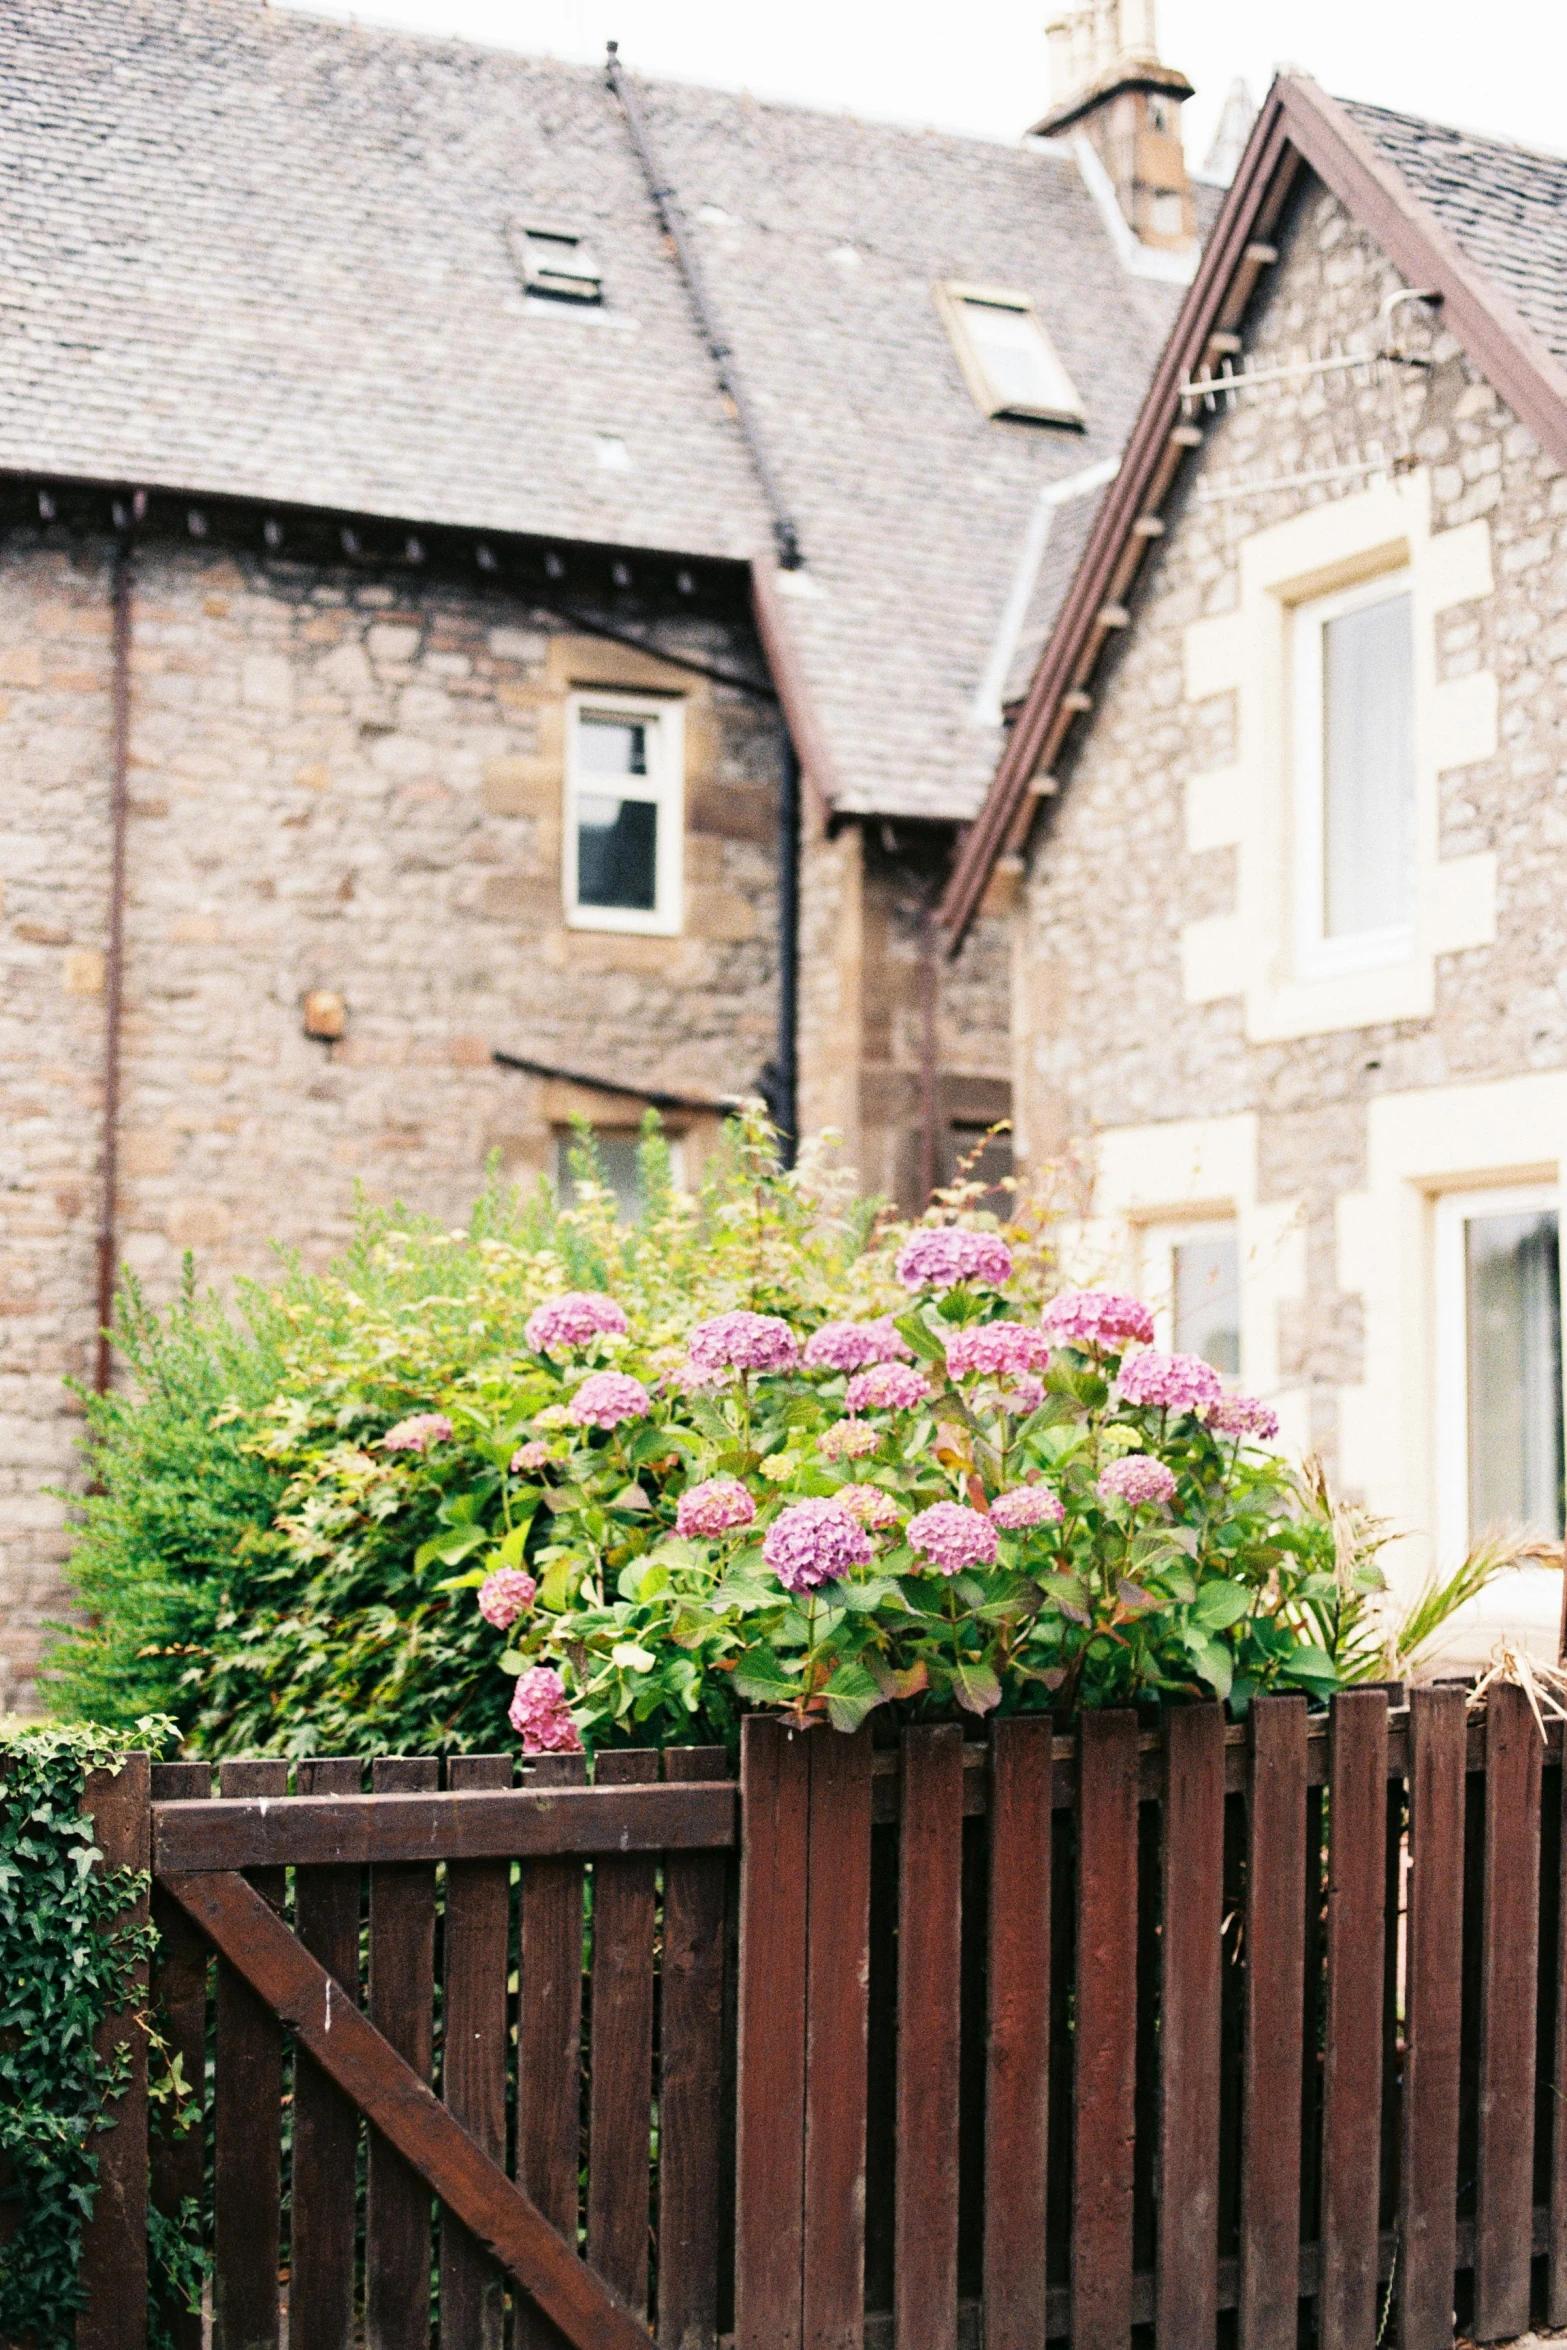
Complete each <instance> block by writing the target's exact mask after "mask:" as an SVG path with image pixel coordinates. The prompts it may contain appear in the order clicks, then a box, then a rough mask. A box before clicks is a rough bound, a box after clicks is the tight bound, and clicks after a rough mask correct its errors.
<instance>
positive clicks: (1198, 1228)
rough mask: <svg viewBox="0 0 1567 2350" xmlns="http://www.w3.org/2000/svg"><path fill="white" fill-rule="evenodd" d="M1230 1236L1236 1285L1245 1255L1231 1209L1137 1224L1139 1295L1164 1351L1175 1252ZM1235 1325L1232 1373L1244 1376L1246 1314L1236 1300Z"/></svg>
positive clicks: (1169, 1334)
mask: <svg viewBox="0 0 1567 2350" xmlns="http://www.w3.org/2000/svg"><path fill="white" fill-rule="evenodd" d="M1225 1235H1233V1236H1234V1240H1235V1263H1236V1273H1237V1286H1240V1284H1241V1283H1242V1282H1243V1281H1244V1278H1245V1257H1244V1255H1243V1253H1242V1249H1241V1220H1240V1215H1239V1213H1238V1211H1237V1210H1236V1209H1234V1208H1225V1207H1223V1206H1220V1205H1215V1206H1213V1207H1212V1208H1210V1209H1209V1210H1208V1211H1207V1212H1206V1213H1205V1214H1203V1215H1201V1216H1187V1217H1172V1218H1170V1219H1169V1220H1168V1221H1167V1222H1164V1223H1159V1224H1140V1225H1139V1226H1138V1270H1139V1274H1140V1277H1141V1279H1140V1294H1141V1295H1142V1296H1143V1297H1145V1298H1147V1299H1148V1300H1149V1302H1150V1303H1151V1305H1152V1307H1153V1321H1154V1343H1155V1345H1156V1346H1161V1347H1163V1348H1165V1349H1166V1351H1168V1350H1170V1349H1172V1348H1173V1347H1174V1345H1175V1252H1176V1250H1177V1249H1178V1248H1185V1247H1186V1246H1187V1245H1188V1244H1189V1243H1190V1242H1192V1241H1194V1240H1219V1239H1221V1238H1223V1237H1224V1236H1225ZM1236 1314H1237V1321H1236V1328H1237V1330H1238V1332H1239V1338H1240V1345H1239V1355H1240V1367H1239V1369H1238V1370H1237V1372H1236V1374H1235V1376H1236V1379H1237V1380H1244V1378H1245V1376H1246V1317H1245V1314H1244V1313H1243V1312H1242V1311H1241V1308H1240V1300H1239V1299H1237V1303H1236Z"/></svg>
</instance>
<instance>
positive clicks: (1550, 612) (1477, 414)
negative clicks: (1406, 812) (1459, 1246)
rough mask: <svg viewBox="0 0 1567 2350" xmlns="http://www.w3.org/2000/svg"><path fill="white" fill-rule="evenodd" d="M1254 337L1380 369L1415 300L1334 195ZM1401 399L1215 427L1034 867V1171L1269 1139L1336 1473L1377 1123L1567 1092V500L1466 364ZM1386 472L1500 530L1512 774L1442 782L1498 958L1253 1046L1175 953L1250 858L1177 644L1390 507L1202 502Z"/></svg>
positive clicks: (1309, 1368) (1030, 946) (1315, 194)
mask: <svg viewBox="0 0 1567 2350" xmlns="http://www.w3.org/2000/svg"><path fill="white" fill-rule="evenodd" d="M1281 243H1282V250H1281V258H1280V260H1279V262H1278V264H1277V266H1276V267H1275V268H1274V269H1273V271H1272V272H1271V279H1270V283H1269V285H1268V287H1267V288H1266V290H1265V294H1264V296H1263V298H1262V299H1261V300H1260V301H1259V303H1258V304H1257V305H1256V307H1255V309H1254V312H1253V315H1252V318H1251V320H1250V321H1249V323H1248V328H1247V334H1246V342H1247V352H1248V358H1249V360H1250V361H1252V362H1255V363H1257V364H1266V363H1267V362H1268V361H1270V360H1271V361H1282V360H1286V359H1290V358H1300V357H1306V356H1310V355H1312V354H1321V353H1325V352H1327V351H1330V350H1332V349H1335V348H1341V347H1344V346H1347V345H1358V346H1359V347H1360V348H1363V349H1366V348H1373V347H1374V346H1375V340H1376V336H1377V333H1378V314H1379V306H1380V304H1381V302H1382V300H1383V297H1384V296H1385V295H1386V294H1388V293H1390V292H1392V291H1393V290H1395V289H1396V288H1397V287H1398V285H1399V283H1400V280H1399V279H1398V277H1397V275H1396V273H1395V272H1394V270H1393V269H1392V267H1391V265H1390V264H1389V263H1388V262H1387V260H1386V258H1385V256H1384V255H1383V254H1382V253H1381V252H1380V251H1379V250H1378V248H1377V247H1376V246H1375V244H1374V243H1373V242H1372V240H1371V239H1370V238H1369V236H1368V235H1366V234H1365V233H1364V232H1363V231H1362V230H1361V229H1360V228H1359V227H1358V226H1357V225H1356V224H1355V223H1354V222H1353V221H1352V220H1351V219H1350V218H1349V216H1348V215H1347V214H1346V213H1345V211H1344V209H1343V208H1342V207H1341V206H1340V204H1339V203H1338V202H1337V200H1336V199H1335V198H1333V197H1332V196H1330V195H1329V194H1328V193H1327V192H1325V191H1324V190H1323V188H1322V187H1321V186H1320V184H1319V183H1316V182H1314V181H1308V182H1307V185H1306V187H1305V189H1304V190H1303V192H1302V193H1301V194H1300V195H1299V196H1298V197H1297V200H1296V203H1295V205H1294V208H1293V211H1292V214H1291V217H1290V220H1289V223H1288V225H1287V229H1286V233H1285V234H1284V236H1283V238H1282V240H1281ZM1431 355H1432V357H1433V359H1434V361H1435V364H1434V365H1433V366H1432V367H1431V368H1430V369H1429V370H1427V371H1421V370H1410V371H1408V372H1407V374H1401V375H1400V376H1399V377H1398V378H1397V379H1396V380H1394V381H1393V382H1392V383H1389V382H1388V381H1387V380H1382V381H1380V382H1376V381H1371V380H1370V379H1369V375H1368V374H1363V375H1362V376H1360V377H1359V378H1355V377H1345V376H1329V377H1327V378H1325V379H1324V378H1317V379H1307V380H1306V381H1305V382H1304V383H1297V384H1294V385H1285V386H1284V387H1283V389H1282V390H1281V391H1280V392H1279V393H1278V394H1277V395H1276V396H1275V397H1273V398H1271V399H1269V400H1267V401H1264V400H1263V399H1262V398H1261V396H1260V395H1259V396H1258V397H1257V398H1256V399H1255V400H1254V401H1253V402H1252V403H1251V404H1249V405H1248V404H1240V405H1238V406H1237V407H1236V410H1235V412H1234V413H1233V414H1231V415H1228V416H1221V417H1218V418H1215V419H1213V420H1212V421H1211V422H1209V423H1208V425H1207V427H1206V436H1205V446H1204V448H1203V450H1202V451H1201V452H1200V454H1199V456H1198V458H1197V460H1196V461H1195V463H1194V464H1193V466H1192V467H1190V468H1189V469H1188V473H1187V476H1186V478H1185V481H1184V484H1183V487H1182V491H1181V493H1180V497H1179V499H1178V500H1177V501H1175V502H1172V505H1171V506H1170V507H1169V508H1168V509H1167V512H1166V522H1167V526H1168V530H1167V536H1166V537H1165V538H1164V539H1163V540H1162V541H1161V542H1160V546H1159V550H1158V553H1157V556H1156V557H1155V559H1154V560H1153V561H1152V562H1151V563H1150V565H1149V566H1148V569H1147V572H1146V574H1145V577H1144V579H1143V581H1142V583H1141V585H1140V587H1139V590H1138V594H1137V599H1136V605H1135V610H1134V614H1133V625H1132V626H1131V628H1130V629H1128V630H1127V631H1126V633H1125V638H1124V640H1123V643H1122V646H1121V649H1120V651H1119V653H1118V656H1117V657H1116V659H1115V662H1114V665H1113V666H1111V667H1108V668H1107V669H1106V670H1104V671H1103V672H1101V676H1100V679H1099V682H1098V684H1097V686H1096V701H1097V710H1096V716H1095V720H1094V723H1093V725H1092V728H1091V730H1089V731H1088V732H1087V733H1086V736H1084V737H1081V738H1080V740H1079V746H1078V748H1077V749H1076V751H1075V753H1074V755H1073V756H1072V758H1071V759H1070V761H1069V762H1068V763H1067V765H1066V767H1065V770H1064V774H1065V789H1064V793H1063V797H1062V799H1061V801H1060V802H1059V804H1058V805H1057V806H1056V807H1055V808H1054V809H1053V811H1052V813H1051V816H1050V819H1049V821H1048V823H1047V824H1046V825H1043V826H1042V827H1041V832H1040V835H1039V836H1038V837H1037V838H1036V841H1035V844H1034V848H1033V853H1032V856H1031V861H1030V872H1029V876H1028V879H1027V883H1026V886H1025V888H1024V890H1023V892H1022V894H1021V899H1020V913H1019V916H1018V919H1019V920H1020V922H1021V923H1022V924H1023V925H1024V929H1023V935H1022V938H1021V940H1020V942H1019V943H1020V946H1021V949H1022V952H1021V955H1020V981H1019V986H1020V1002H1021V1008H1022V1014H1023V1020H1024V1024H1025V1031H1026V1036H1025V1044H1024V1050H1023V1055H1022V1057H1023V1061H1024V1063H1025V1074H1026V1100H1025V1102H1024V1104H1023V1120H1024V1124H1025V1126H1026V1130H1027V1133H1028V1137H1029V1142H1030V1148H1031V1151H1032V1153H1033V1155H1034V1156H1035V1157H1036V1158H1037V1157H1044V1156H1046V1155H1048V1154H1049V1153H1050V1152H1052V1151H1053V1150H1056V1149H1058V1148H1060V1147H1061V1146H1062V1145H1063V1144H1064V1143H1065V1142H1066V1141H1067V1140H1068V1138H1070V1137H1073V1136H1077V1135H1084V1134H1088V1133H1091V1132H1093V1131H1094V1130H1097V1129H1102V1128H1105V1127H1118V1126H1128V1125H1141V1124H1143V1123H1145V1122H1149V1121H1154V1120H1162V1119H1176V1118H1205V1117H1216V1116H1222V1115H1225V1114H1228V1113H1231V1112H1236V1111H1255V1112H1256V1113H1257V1115H1258V1119H1259V1168H1258V1176H1259V1189H1260V1193H1261V1196H1262V1198H1263V1199H1294V1198H1296V1197H1300V1198H1302V1199H1303V1200H1304V1202H1305V1204H1306V1215H1307V1230H1306V1238H1307V1294H1306V1298H1305V1301H1304V1303H1303V1304H1302V1305H1301V1307H1300V1308H1299V1309H1298V1312H1296V1311H1295V1310H1292V1312H1291V1317H1290V1323H1291V1326H1290V1327H1289V1328H1287V1329H1285V1330H1284V1331H1283V1332H1282V1333H1281V1339H1282V1343H1283V1360H1282V1362H1281V1371H1282V1373H1283V1375H1284V1376H1285V1377H1286V1378H1297V1377H1298V1378H1301V1379H1303V1380H1304V1381H1306V1382H1307V1383H1308V1384H1309V1385H1310V1387H1311V1389H1312V1391H1313V1396H1314V1405H1315V1421H1316V1424H1315V1435H1316V1438H1317V1440H1318V1441H1319V1443H1321V1445H1322V1446H1323V1447H1324V1449H1325V1451H1326V1452H1327V1454H1328V1456H1329V1465H1330V1467H1331V1465H1332V1451H1333V1444H1334V1438H1335V1433H1336V1406H1335V1404H1334V1402H1333V1399H1332V1391H1333V1390H1334V1389H1335V1388H1337V1387H1338V1386H1339V1385H1340V1384H1342V1383H1347V1382H1353V1381H1354V1380H1356V1379H1357V1378H1359V1377H1360V1376H1361V1352H1360V1329H1359V1300H1358V1299H1357V1298H1354V1297H1350V1296H1346V1295H1344V1294H1342V1293H1340V1291H1339V1290H1338V1288H1337V1285H1336V1274H1335V1250H1334V1203H1335V1201H1336V1199H1337V1197H1338V1195H1339V1194H1340V1193H1342V1192H1344V1191H1346V1190H1351V1189H1354V1188H1356V1187H1358V1186H1359V1185H1360V1184H1361V1183H1362V1182H1363V1180H1364V1152H1365V1118H1366V1106H1367V1104H1368V1102H1369V1101H1370V1100H1371V1099H1372V1098H1373V1097H1374V1096H1375V1095H1376V1094H1377V1093H1379V1092H1382V1091H1385V1090H1398V1091H1404V1090H1407V1089H1410V1088H1414V1087H1424V1086H1435V1085H1442V1084H1447V1083H1452V1082H1459V1081H1463V1080H1466V1079H1478V1078H1495V1077H1503V1076H1508V1075H1512V1074H1516V1073H1520V1072H1524V1071H1531V1070H1541V1069H1557V1068H1561V1067H1563V1066H1564V1065H1567V977H1564V973H1567V910H1564V906H1563V900H1562V892H1561V885H1560V872H1561V861H1560V856H1559V854H1557V853H1556V852H1558V851H1559V850H1560V849H1561V848H1562V846H1563V845H1564V844H1567V740H1564V728H1567V618H1564V615H1567V478H1564V477H1563V476H1562V474H1561V473H1560V471H1559V469H1558V468H1557V467H1556V466H1555V465H1554V464H1553V463H1552V462H1551V461H1550V460H1548V459H1547V458H1545V457H1544V456H1543V455H1542V453H1541V451H1540V449H1539V447H1538V445H1537V444H1536V442H1535V441H1534V439H1533V438H1532V436H1531V435H1530V434H1529V432H1528V431H1527V430H1526V429H1524V428H1523V427H1522V426H1521V425H1520V424H1519V423H1518V422H1517V421H1516V419H1515V418H1514V417H1513V416H1512V415H1511V414H1510V413H1509V412H1508V410H1507V409H1506V408H1505V406H1504V405H1503V404H1502V402H1501V401H1500V399H1499V398H1498V397H1497V396H1496V395H1495V394H1494V393H1493V391H1492V389H1491V387H1490V386H1489V385H1488V384H1487V383H1486V382H1485V380H1484V379H1483V378H1482V376H1481V375H1480V373H1479V371H1478V370H1477V368H1476V367H1475V366H1474V365H1473V364H1472V363H1471V362H1470V361H1469V360H1468V358H1467V357H1466V356H1465V355H1464V354H1463V353H1462V352H1461V351H1460V350H1459V349H1458V347H1457V346H1456V344H1455V343H1454V342H1453V340H1452V339H1451V338H1450V337H1446V336H1443V335H1441V334H1440V333H1438V334H1437V335H1436V337H1435V339H1434V342H1433V343H1432V345H1431ZM1377 454H1381V455H1382V456H1383V457H1384V458H1385V459H1387V460H1391V459H1392V458H1394V457H1395V456H1399V455H1402V456H1403V457H1404V459H1405V460H1406V461H1407V462H1414V463H1419V464H1422V465H1424V466H1426V467H1428V468H1429V471H1430V483H1431V519H1432V529H1433V531H1437V532H1439V531H1442V530H1446V529H1450V528H1452V527H1454V526H1456V525H1458V524H1461V523H1465V522H1468V521H1470V520H1473V519H1474V518H1476V517H1478V516H1482V515H1483V516H1484V517H1486V519H1487V520H1488V522H1489V525H1490V530H1491V542H1492V562H1493V568H1494V574H1495V592H1494V593H1493V594H1491V595H1490V596H1487V597H1484V598H1481V599H1479V600H1477V601H1474V602H1469V603H1465V604H1462V605H1459V606H1457V607H1456V608H1454V609H1453V610H1451V611H1449V612H1447V613H1445V614H1443V615H1442V616H1441V618H1440V620H1439V623H1438V664H1439V674H1440V675H1441V676H1443V677H1457V676H1461V675H1464V674H1466V673H1467V672H1469V671H1471V670H1474V669H1476V668H1481V667H1483V668H1489V669H1492V670H1494V671H1495V673H1496V676H1497V678H1498V682H1499V688H1500V730H1499V748H1498V750H1497V753H1496V755H1495V756H1494V757H1493V758H1490V759H1487V760H1485V761H1483V762H1481V763H1479V764H1477V765H1473V766H1469V767H1465V768H1462V769H1458V770H1455V771H1453V772H1451V773H1449V774H1447V775H1445V776H1444V777H1443V778H1442V786H1441V788H1442V804H1441V854H1442V855H1443V856H1444V857H1455V856H1461V855H1464V854H1467V853H1469V852H1472V851H1475V850H1481V849H1490V850H1494V851H1495V853H1496V856H1497V859H1498V882H1497V937H1496V941H1495V943H1494V944H1493V945H1491V946H1487V947H1482V948H1477V949H1473V950H1470V951H1467V952H1464V953H1460V954H1450V955H1446V956H1443V957H1441V958H1439V960H1438V963H1437V971H1436V1009H1435V1013H1434V1016H1433V1017H1431V1018H1429V1019H1421V1020H1409V1021H1399V1022H1392V1023H1388V1024H1385V1025H1381V1026H1373V1027H1361V1028H1352V1029H1344V1030H1339V1031H1337V1032H1334V1033H1331V1034H1326V1035H1317V1036H1308V1037H1305V1038H1301V1039H1298V1040H1293V1041H1289V1042H1284V1043H1262V1044H1254V1043H1250V1042H1248V1041H1247V1038H1246V1036H1245V1033H1244V1027H1243V1013H1242V1005H1241V1002H1240V1000H1239V998H1238V997H1231V998H1229V999H1227V1000H1224V1001H1220V1002H1217V1003H1209V1004H1190V1003H1188V1002H1186V1001H1185V999H1184V996H1183V993H1182V984H1181V961H1180V933H1181V929H1182V926H1183V925H1184V924H1186V923H1189V922H1192V921H1194V920H1197V919H1199V918H1200V917H1203V916H1205V915H1210V914H1222V913H1224V912H1226V911H1228V910H1229V908H1230V907H1231V906H1232V905H1233V903H1234V891H1235V871H1234V851H1233V850H1205V851H1203V852H1202V853H1201V854H1199V855H1196V856H1193V855H1190V854H1189V853H1188V851H1187V848H1186V841H1185V831H1184V821H1183V795H1184V789H1185V784H1186V781H1187V778H1188V777H1189V776H1191V775H1196V774H1204V773H1207V772H1210V771H1211V770H1213V769H1215V768H1218V767H1220V766H1222V765H1223V764H1225V762H1226V761H1227V759H1228V758H1230V757H1231V756H1233V750H1232V735H1233V727H1234V697H1233V696H1232V695H1230V696H1219V697H1215V698H1213V699H1212V700H1209V701H1205V702H1198V703H1191V702H1187V701H1186V700H1185V699H1184V698H1183V697H1184V680H1183V634H1184V631H1185V629H1186V627H1187V626H1188V624H1189V623H1190V622H1192V621H1195V620H1197V619H1199V618H1200V617H1203V616H1205V615H1209V614H1218V613H1222V612H1226V611H1229V610H1231V609H1232V608H1233V607H1234V605H1235V603H1236V600H1237V594H1238V565H1237V551H1238V548H1239V545H1240V543H1241V540H1242V538H1243V537H1244V536H1246V535H1247V534H1248V533H1249V532H1251V531H1252V530H1254V529H1259V528H1264V527H1267V526H1268V525H1270V524H1272V523H1275V522H1279V521H1282V520H1284V519H1286V518H1287V517H1288V516H1289V515H1290V514H1292V513H1294V512H1296V511H1298V510H1299V509H1300V508H1301V507H1302V506H1304V505H1307V504H1316V503H1319V502H1320V501H1322V500H1323V499H1327V498H1332V497H1337V496H1343V495H1347V494H1353V492H1355V491H1356V490H1358V489H1359V488H1360V487H1362V485H1363V483H1364V482H1365V480H1366V479H1367V478H1368V477H1367V475H1365V474H1358V475H1355V476H1352V477H1350V478H1348V479H1345V480H1342V481H1337V482H1327V483H1321V484H1318V485H1317V486H1315V487H1312V488H1304V489H1302V488H1279V489H1275V490H1272V491H1269V492H1268V493H1267V494H1263V495H1257V494H1248V495H1245V496H1242V497H1237V498H1230V499H1209V500H1206V501H1205V500H1204V499H1203V498H1202V497H1201V496H1200V495H1199V494H1198V493H1199V491H1200V488H1201V487H1202V486H1203V485H1207V487H1208V488H1209V489H1221V488H1225V487H1230V486H1235V485H1239V484H1245V483H1247V482H1259V483H1260V482H1266V481H1274V480H1276V479H1277V477H1278V476H1279V475H1281V474H1285V473H1289V472H1296V471H1301V472H1304V471H1307V470H1316V469H1319V468H1322V469H1325V468H1328V467H1330V466H1335V465H1339V466H1342V465H1344V464H1345V463H1346V462H1347V461H1348V460H1350V459H1351V458H1355V457H1357V456H1375V455H1377Z"/></svg>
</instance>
